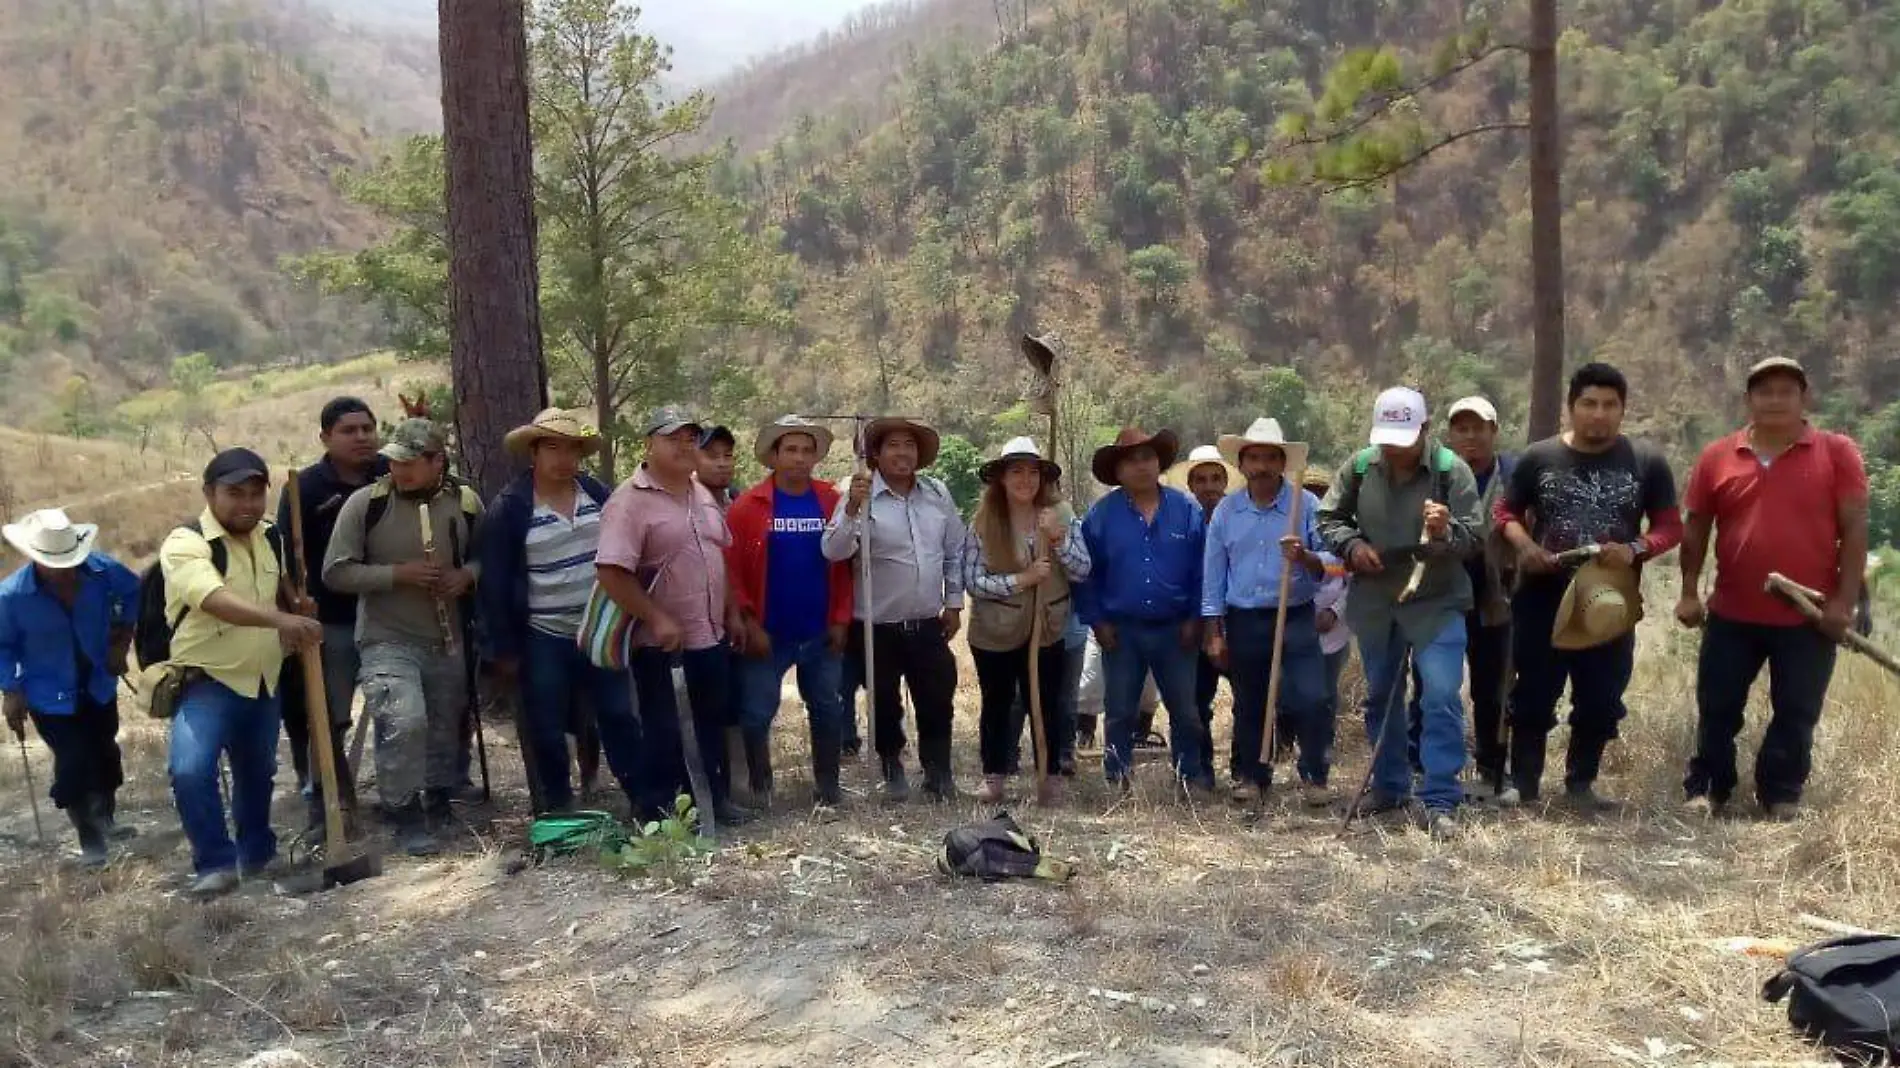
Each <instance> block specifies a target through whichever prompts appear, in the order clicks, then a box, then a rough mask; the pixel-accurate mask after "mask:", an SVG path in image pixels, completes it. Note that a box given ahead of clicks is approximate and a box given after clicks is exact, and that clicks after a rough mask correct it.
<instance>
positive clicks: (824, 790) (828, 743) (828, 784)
mask: <svg viewBox="0 0 1900 1068" xmlns="http://www.w3.org/2000/svg"><path fill="white" fill-rule="evenodd" d="M843 751H844V745H843V742H842V741H841V740H840V739H838V738H837V737H836V736H833V737H830V738H813V739H812V742H811V781H812V794H813V801H814V802H815V803H816V804H817V805H818V806H819V807H821V808H837V807H838V806H839V805H840V804H843V803H844V790H843V789H842V788H841V787H840V786H839V785H838V766H839V764H841V763H842V758H843Z"/></svg>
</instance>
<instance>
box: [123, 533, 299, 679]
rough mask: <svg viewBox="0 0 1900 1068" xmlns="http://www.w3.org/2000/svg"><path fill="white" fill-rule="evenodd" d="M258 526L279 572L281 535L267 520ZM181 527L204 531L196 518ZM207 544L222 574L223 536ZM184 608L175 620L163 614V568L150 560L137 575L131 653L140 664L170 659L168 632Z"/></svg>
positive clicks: (225, 559)
mask: <svg viewBox="0 0 1900 1068" xmlns="http://www.w3.org/2000/svg"><path fill="white" fill-rule="evenodd" d="M259 525H260V526H261V527H263V529H264V540H265V541H266V542H269V543H270V551H271V555H273V556H275V557H277V566H278V569H279V572H280V573H281V572H282V569H283V563H284V542H283V536H282V535H281V534H279V533H278V532H277V527H276V526H275V525H273V524H272V523H271V522H270V521H269V520H264V521H262V522H261V523H260V524H259ZM182 529H185V530H189V531H191V532H192V533H194V534H203V533H204V527H203V526H202V525H200V524H199V522H198V521H197V520H196V519H194V520H192V521H191V522H189V523H185V524H183V527H182ZM168 536H169V535H168ZM209 544H210V545H211V566H212V567H215V568H217V569H218V574H220V575H222V574H224V573H225V568H227V567H229V566H230V563H231V550H230V549H229V548H227V547H226V546H225V544H224V539H223V538H214V539H211V540H210V542H209ZM188 611H190V609H184V610H182V611H180V612H179V613H178V617H177V618H176V619H171V618H167V617H166V615H165V571H164V569H163V568H161V567H160V566H159V561H157V560H153V561H152V563H151V565H150V566H149V567H147V568H146V569H145V573H144V574H142V575H140V576H139V612H138V619H137V621H136V622H135V623H134V624H133V627H132V655H133V656H135V657H137V658H138V662H139V666H140V667H151V666H152V665H153V664H162V663H164V662H165V661H167V660H170V659H171V658H172V635H173V634H174V633H175V632H176V631H177V630H178V625H179V624H180V623H183V622H184V621H185V612H188Z"/></svg>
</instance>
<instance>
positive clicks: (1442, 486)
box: [1352, 445, 1458, 504]
mask: <svg viewBox="0 0 1900 1068" xmlns="http://www.w3.org/2000/svg"><path fill="white" fill-rule="evenodd" d="M1378 456H1379V447H1378V446H1377V445H1368V446H1366V447H1365V448H1363V449H1360V450H1359V451H1358V452H1356V453H1354V454H1353V457H1352V499H1353V500H1354V501H1357V500H1358V499H1359V485H1360V483H1363V482H1364V481H1365V480H1366V470H1367V469H1368V468H1370V467H1371V466H1372V461H1373V460H1376V459H1378ZM1457 462H1458V455H1457V454H1456V453H1454V452H1452V451H1451V450H1450V449H1447V448H1446V447H1444V446H1443V445H1434V446H1433V447H1432V474H1433V475H1435V476H1436V477H1437V482H1435V483H1434V484H1433V487H1432V492H1433V494H1434V496H1433V497H1432V499H1433V500H1435V501H1437V502H1438V503H1440V504H1449V503H1451V468H1452V465H1453V464H1455V463H1457Z"/></svg>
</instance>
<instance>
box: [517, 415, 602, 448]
mask: <svg viewBox="0 0 1900 1068" xmlns="http://www.w3.org/2000/svg"><path fill="white" fill-rule="evenodd" d="M547 438H557V439H559V440H561V441H574V442H579V443H580V446H581V454H582V455H583V456H592V455H594V454H595V453H597V452H599V451H600V447H601V445H602V442H601V439H600V431H598V430H596V429H594V425H593V424H592V423H589V422H588V421H587V420H585V419H582V418H581V417H580V416H578V415H575V414H574V413H573V412H567V411H562V410H561V409H559V408H545V409H543V410H542V411H541V413H540V414H539V415H537V416H535V417H534V420H533V421H532V422H530V423H528V424H527V425H526V426H518V427H516V428H514V429H513V430H510V431H509V432H508V434H507V436H506V437H504V438H502V439H501V444H502V447H503V448H505V449H507V450H508V451H509V452H511V453H514V454H515V455H516V456H531V455H533V454H534V446H535V443H536V442H539V441H543V440H545V439H547Z"/></svg>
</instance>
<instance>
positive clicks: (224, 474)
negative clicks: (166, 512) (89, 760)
mask: <svg viewBox="0 0 1900 1068" xmlns="http://www.w3.org/2000/svg"><path fill="white" fill-rule="evenodd" d="M269 489H270V472H269V468H267V467H266V466H265V465H264V460H263V458H262V457H259V456H258V455H257V454H256V453H254V452H252V451H250V450H249V449H226V450H225V451H223V452H221V453H219V454H218V455H216V456H215V457H213V458H212V460H211V463H210V465H209V466H207V467H206V468H205V475H204V494H205V510H204V512H203V514H201V515H200V516H199V517H198V522H197V524H196V525H195V527H193V526H183V527H179V528H177V529H176V530H173V531H172V532H171V534H170V535H169V536H167V537H166V539H165V543H164V544H163V545H161V546H159V550H158V559H159V566H160V568H161V569H162V571H163V574H164V577H165V618H166V619H167V620H175V621H176V623H175V626H174V630H173V633H172V641H171V659H170V661H169V663H170V664H171V665H173V667H175V668H182V669H184V670H185V671H186V673H187V681H186V683H185V685H184V687H183V689H182V691H181V692H180V694H179V698H178V704H177V710H176V712H175V714H174V716H173V719H172V734H171V755H170V764H169V770H170V773H171V780H172V800H173V801H174V803H175V804H177V806H178V819H179V822H180V823H182V824H183V825H184V830H185V837H186V838H187V839H189V840H190V842H191V861H192V870H193V871H194V872H195V873H196V875H197V881H196V882H194V883H193V884H192V887H191V890H192V893H194V894H198V895H202V896H209V895H212V894H221V893H224V892H226V891H228V890H231V889H233V888H234V887H236V886H237V883H238V875H239V872H240V871H242V872H243V873H244V874H245V875H260V874H262V873H263V871H264V868H265V867H266V866H267V865H269V864H270V862H271V861H272V860H273V859H275V857H276V855H277V836H276V835H275V834H274V833H272V831H271V826H270V802H271V783H272V779H273V778H274V777H275V775H276V773H277V728H278V725H279V704H278V700H279V696H278V694H277V693H275V692H273V691H272V687H273V686H275V685H276V684H277V677H278V669H279V668H280V667H281V666H282V664H283V659H284V654H285V652H286V651H287V650H296V649H300V648H303V647H305V646H309V645H314V644H316V643H318V642H320V641H321V640H322V638H323V624H321V623H319V622H317V620H315V619H313V618H310V617H307V616H302V615H296V614H294V613H292V612H289V611H286V610H285V609H286V608H288V607H289V606H288V602H287V598H286V596H284V594H282V593H281V592H280V591H279V588H278V579H279V575H280V572H281V562H280V561H279V559H278V557H277V553H276V551H275V549H274V546H273V544H272V542H273V541H274V540H275V538H274V536H271V535H268V534H267V531H268V530H269V529H270V528H269V526H268V525H267V524H265V523H263V518H264V498H265V496H266V495H267V493H268V491H269ZM213 542H217V543H219V544H220V546H221V548H222V551H221V552H218V553H214V552H213V550H212V543H213ZM220 558H222V559H221V560H220ZM220 562H222V564H223V568H222V569H220V568H219V566H218V565H219V563H220ZM225 753H228V754H230V761H231V813H232V815H233V817H234V818H235V819H236V822H237V842H236V844H233V843H232V841H231V837H230V835H229V834H228V833H227V832H226V831H225V822H224V800H223V798H222V797H221V796H220V795H219V792H218V758H219V756H220V755H221V754H225Z"/></svg>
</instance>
